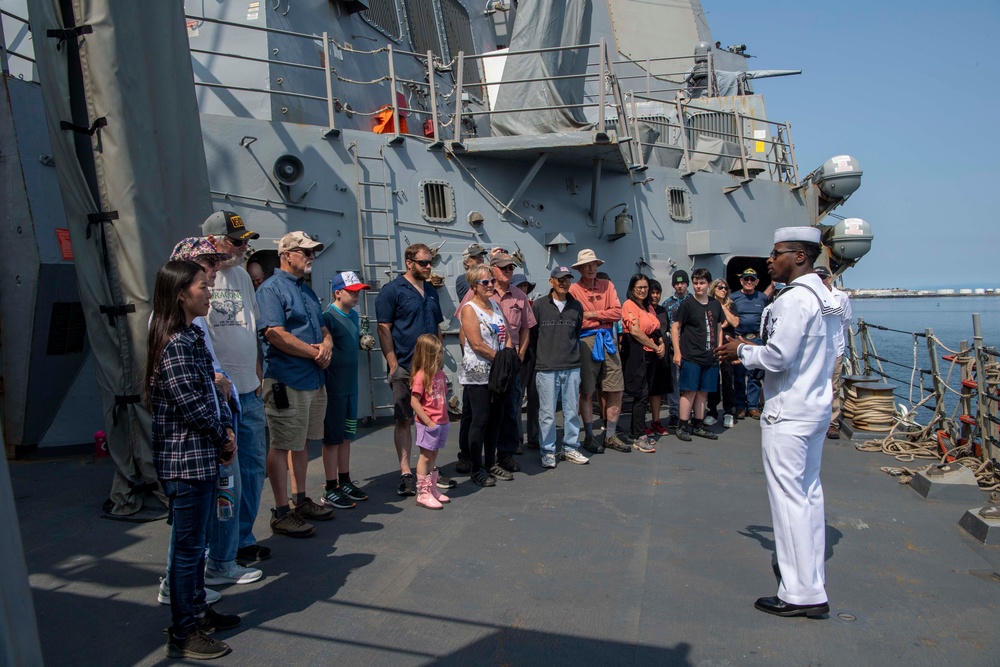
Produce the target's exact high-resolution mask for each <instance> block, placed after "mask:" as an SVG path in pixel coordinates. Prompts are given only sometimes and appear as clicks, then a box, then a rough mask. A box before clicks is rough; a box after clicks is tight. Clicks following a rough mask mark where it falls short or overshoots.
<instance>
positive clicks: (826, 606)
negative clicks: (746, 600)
mask: <svg viewBox="0 0 1000 667" xmlns="http://www.w3.org/2000/svg"><path fill="white" fill-rule="evenodd" d="M753 606H754V609H759V610H760V611H762V612H765V613H767V614H774V615H775V616H808V617H809V618H817V617H819V616H826V615H827V614H829V613H830V603H828V602H822V603H820V604H789V603H788V602H785V601H784V600H782V599H781V598H779V597H777V596H776V595H772V596H770V597H766V598H757V601H756V602H754V603H753Z"/></svg>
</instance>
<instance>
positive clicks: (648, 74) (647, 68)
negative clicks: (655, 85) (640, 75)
mask: <svg viewBox="0 0 1000 667" xmlns="http://www.w3.org/2000/svg"><path fill="white" fill-rule="evenodd" d="M650 76H651V75H650V73H649V58H648V57H647V58H646V97H649V77H650Z"/></svg>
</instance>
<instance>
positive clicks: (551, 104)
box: [2, 0, 871, 449]
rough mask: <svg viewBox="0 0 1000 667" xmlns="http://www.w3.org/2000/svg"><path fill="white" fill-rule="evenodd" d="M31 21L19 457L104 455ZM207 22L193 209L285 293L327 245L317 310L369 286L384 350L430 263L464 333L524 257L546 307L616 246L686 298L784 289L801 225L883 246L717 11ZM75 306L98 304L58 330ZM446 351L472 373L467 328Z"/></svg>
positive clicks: (325, 9) (426, 4) (627, 265)
mask: <svg viewBox="0 0 1000 667" xmlns="http://www.w3.org/2000/svg"><path fill="white" fill-rule="evenodd" d="M39 2H41V0H39ZM56 4H59V3H56ZM7 6H9V7H8V9H5V13H4V15H3V27H4V34H5V35H6V40H5V44H6V45H7V47H8V48H9V51H10V53H8V54H5V57H4V58H2V60H3V61H4V62H5V63H9V71H10V75H9V76H5V77H4V80H5V85H6V86H7V91H8V95H7V99H8V102H7V103H6V104H7V105H6V107H5V109H4V113H5V114H8V115H9V116H11V117H13V118H15V119H17V118H21V119H22V120H21V122H13V121H12V122H11V124H10V132H8V139H9V140H10V141H14V142H16V143H19V144H20V147H19V150H17V151H14V152H15V153H16V154H17V155H18V156H19V160H20V163H21V164H22V165H24V168H21V169H20V171H19V172H18V174H15V175H16V176H17V177H18V179H21V180H19V181H18V183H19V184H18V185H16V186H15V187H16V188H21V189H23V191H24V192H23V193H22V194H24V196H23V197H22V200H23V201H25V202H26V205H25V207H24V210H23V211H22V213H16V214H15V213H11V214H8V215H7V216H6V217H5V219H4V220H3V226H4V232H5V233H7V234H8V235H9V234H11V230H12V229H14V228H15V227H17V226H18V224H19V223H18V220H17V219H15V218H16V217H17V216H18V215H26V216H27V218H28V219H29V220H30V221H31V229H32V232H31V234H30V235H28V236H27V237H26V238H25V239H22V241H21V242H22V243H24V245H25V247H26V249H27V250H26V253H27V254H25V256H24V257H23V258H22V259H23V262H24V263H25V264H26V265H28V266H35V271H34V272H33V274H31V275H28V274H26V272H25V271H23V270H21V269H20V268H18V269H17V270H15V269H14V268H12V267H11V266H10V265H8V266H7V267H6V268H4V269H3V270H4V271H5V272H6V273H5V274H4V275H3V276H2V278H3V281H4V282H3V286H2V289H3V297H4V298H3V300H2V303H3V304H4V312H3V317H4V324H5V326H4V331H5V333H6V332H7V331H8V330H9V325H8V322H9V321H11V320H12V317H13V314H12V313H13V312H14V311H10V310H8V306H9V304H10V303H11V300H10V298H9V296H8V295H9V294H11V293H12V291H13V290H12V289H11V287H10V282H9V281H12V280H14V279H15V274H16V275H17V276H18V277H19V278H20V279H21V280H24V279H25V278H26V276H27V277H28V278H29V279H31V280H34V281H35V283H36V285H37V288H36V289H34V290H33V291H31V290H28V291H30V292H31V294H32V295H33V296H32V297H31V304H30V307H28V310H29V311H30V312H34V313H36V316H35V318H34V319H33V321H32V322H31V326H32V331H33V334H32V335H30V336H28V337H26V338H23V337H17V338H6V337H5V338H4V345H3V349H2V352H3V356H4V381H5V382H4V385H5V393H4V409H5V422H4V423H5V429H6V436H7V444H8V449H11V448H12V447H18V446H33V445H40V446H46V445H58V444H70V443H79V442H82V441H86V440H87V439H89V437H90V433H92V432H93V427H94V426H95V422H97V425H98V426H99V422H100V421H101V420H100V419H99V418H98V417H99V411H100V408H99V407H98V408H97V409H96V410H95V397H94V392H93V391H92V387H93V382H92V380H90V379H89V378H90V376H89V375H88V373H90V372H92V371H88V368H89V364H90V362H89V361H88V359H89V351H88V347H87V344H86V341H85V340H84V339H83V338H82V330H81V329H80V326H81V322H82V319H83V318H81V317H79V313H78V311H79V310H80V309H86V308H88V307H93V306H94V304H87V303H86V302H85V301H84V302H83V303H82V304H81V302H80V301H78V299H75V298H73V296H74V290H75V288H76V284H75V281H74V275H73V270H72V266H73V260H72V259H71V257H72V254H71V253H70V254H69V255H67V254H66V250H67V249H69V248H70V246H69V245H68V243H64V245H63V246H59V245H58V242H59V239H63V240H64V241H65V240H66V239H65V238H64V237H66V236H68V235H67V234H63V233H62V232H58V231H57V230H59V229H65V228H66V227H67V225H66V224H65V222H63V221H62V220H61V218H60V210H59V209H60V208H61V207H60V203H59V199H58V189H57V188H56V187H54V185H55V178H54V175H53V171H54V170H53V169H52V168H51V165H46V164H45V161H44V160H42V161H41V162H40V163H39V164H35V162H34V160H35V157H34V156H35V155H43V156H44V155H46V154H48V155H51V152H50V151H48V150H46V148H45V146H44V144H45V136H44V133H39V132H38V131H37V128H36V131H35V132H29V131H28V130H27V129H26V128H27V127H29V125H30V119H31V118H33V117H34V118H37V117H38V115H39V114H41V113H42V109H41V107H40V105H41V96H40V95H39V94H38V92H37V84H35V83H33V82H32V81H33V80H34V79H36V78H37V72H36V70H35V68H34V67H33V65H32V61H31V60H30V58H31V56H32V48H31V47H32V43H31V39H30V37H31V36H30V35H29V34H28V33H27V28H26V27H25V26H26V24H25V23H24V22H23V21H20V19H24V18H25V17H26V16H27V11H26V9H24V8H23V7H18V3H17V2H14V3H7V4H6V5H5V7H7ZM22 9H24V11H22ZM184 12H185V17H184V20H185V21H186V25H185V29H186V32H187V38H188V44H189V48H190V52H189V53H181V54H174V56H176V57H178V58H183V59H185V60H186V61H187V62H189V63H190V67H191V69H192V72H193V77H194V90H195V94H196V97H197V103H198V107H199V110H200V115H199V114H192V115H190V116H186V115H184V114H186V113H187V112H186V111H185V110H183V109H178V110H177V114H178V117H179V118H180V120H181V125H182V126H183V124H184V123H189V124H190V126H191V127H195V126H197V127H200V134H201V137H202V143H203V147H204V156H205V165H206V167H207V177H208V184H207V189H208V190H209V191H210V201H208V200H206V201H205V202H204V203H203V204H202V203H201V202H199V203H198V206H195V207H194V208H196V209H199V207H200V209H204V210H210V209H211V208H215V209H221V208H226V209H231V210H235V211H237V212H239V213H240V214H241V215H242V216H243V217H244V219H245V220H246V223H247V225H248V226H249V227H250V228H252V229H254V230H255V231H257V232H259V233H260V235H261V238H260V239H259V240H257V241H254V242H253V248H252V249H251V251H250V253H249V254H250V256H251V258H252V259H254V260H255V261H258V262H260V263H261V264H262V265H263V266H264V268H265V269H270V268H273V267H274V266H275V265H276V264H277V255H276V243H277V240H278V239H279V238H280V237H281V236H282V235H283V234H284V233H286V232H287V231H291V230H300V229H301V230H304V231H306V232H307V233H309V234H311V235H312V236H314V237H315V238H316V239H318V240H319V241H321V242H322V243H323V244H324V245H325V246H326V249H325V250H324V251H323V252H322V253H321V254H320V255H319V257H318V258H317V260H316V262H315V264H314V268H313V274H312V283H313V287H314V288H315V290H316V292H317V293H318V294H320V296H321V298H322V297H326V299H325V300H326V301H328V300H329V295H328V292H329V285H330V281H331V279H332V277H333V275H334V274H335V273H336V272H338V271H342V270H354V271H357V272H358V273H360V274H361V275H363V276H364V278H365V280H366V282H369V283H370V284H372V285H373V287H374V289H373V290H371V292H369V293H368V294H367V298H366V299H365V300H363V301H362V303H361V304H359V307H358V308H359V311H360V314H361V316H362V318H363V322H365V323H366V324H367V326H368V327H369V329H370V330H371V331H373V332H374V329H375V324H376V322H375V318H374V307H373V303H374V299H375V297H376V295H377V293H378V287H379V286H380V285H383V284H385V282H386V281H388V280H390V279H391V278H392V277H394V276H395V275H397V274H398V272H399V271H401V270H402V268H403V262H402V254H403V250H404V249H405V247H406V246H408V245H410V244H412V243H417V242H422V243H426V244H427V245H428V246H430V247H431V248H432V249H434V251H435V266H434V278H433V282H434V284H435V286H436V287H437V289H438V290H439V294H440V296H441V300H442V305H443V308H444V310H445V311H446V315H450V314H451V312H452V311H453V310H454V308H455V307H456V306H457V305H458V302H457V299H456V295H455V293H454V289H453V285H454V279H455V276H456V274H457V273H458V272H460V271H462V270H463V269H462V264H461V258H460V253H461V251H462V249H463V248H465V247H466V246H468V245H469V244H470V243H472V242H478V243H481V244H483V245H485V246H499V247H503V248H506V249H508V250H509V251H510V252H511V253H512V254H513V255H514V256H515V258H516V259H517V260H518V261H519V262H520V263H521V264H522V270H523V271H524V272H525V273H526V274H527V275H528V276H529V278H531V279H532V280H533V281H534V282H536V283H539V284H540V285H543V286H544V284H545V277H546V276H547V273H548V271H549V270H550V268H551V267H552V266H554V265H556V264H572V263H573V261H574V260H575V258H576V254H577V252H578V251H579V250H581V249H583V248H593V249H594V250H595V251H596V253H597V255H598V257H600V258H601V259H603V260H605V261H606V265H605V268H606V269H607V271H608V273H609V274H610V276H611V278H612V279H613V280H614V281H615V283H616V284H617V286H618V289H619V291H620V292H622V291H623V290H624V287H625V284H626V282H627V280H628V278H629V276H630V275H631V274H633V273H636V272H643V273H646V274H649V275H652V276H654V277H657V278H659V279H661V280H668V279H669V275H670V273H671V272H672V271H673V270H674V269H676V268H683V269H690V268H692V267H696V266H698V267H705V268H708V269H709V270H710V271H711V272H712V273H713V275H716V276H724V277H727V278H728V279H729V280H730V281H731V282H734V283H735V282H736V280H735V276H736V275H737V274H738V273H739V272H740V271H742V270H743V269H744V268H746V267H748V266H753V267H756V268H757V269H758V272H759V273H761V274H762V275H766V272H765V271H764V270H763V269H764V266H765V262H766V256H767V254H768V253H769V252H770V249H771V238H772V232H773V230H774V229H775V228H777V227H783V226H788V225H822V226H824V229H825V231H826V233H827V236H826V239H827V240H828V245H829V247H830V252H829V256H828V257H827V260H828V261H829V262H830V263H831V264H833V265H834V266H835V268H838V269H839V270H843V269H844V268H846V266H848V265H850V264H851V263H852V262H853V261H856V260H857V258H858V257H860V255H861V254H863V252H864V249H865V248H866V247H867V246H866V245H865V244H866V243H870V240H871V235H870V231H869V230H868V227H867V223H864V222H863V221H854V222H851V221H846V222H848V223H849V224H847V225H845V224H844V223H845V221H838V228H836V229H835V228H833V227H830V228H829V229H827V228H826V225H824V218H825V216H826V215H827V214H828V213H829V212H830V211H832V210H833V209H835V208H836V207H837V206H839V205H840V204H842V203H843V202H844V201H845V200H846V199H847V197H849V196H850V194H851V193H852V192H853V191H854V190H855V189H856V188H857V187H858V184H859V180H860V176H861V170H860V165H859V164H858V161H857V160H856V159H854V158H853V157H851V156H844V155H841V156H836V157H834V158H832V159H831V160H830V161H828V162H827V164H825V165H824V166H823V167H821V168H820V169H817V170H815V171H813V172H809V173H806V172H804V171H802V170H800V167H799V165H798V164H797V163H796V160H795V149H794V143H793V141H792V128H791V125H790V124H789V123H787V122H785V121H777V120H773V119H771V118H769V117H768V115H767V110H766V107H765V104H764V98H763V97H762V96H761V95H759V94H757V93H755V92H754V91H753V82H754V81H755V80H757V79H759V78H762V77H766V76H778V75H783V74H790V73H793V72H787V71H750V70H748V68H747V60H746V57H745V56H744V55H743V54H742V53H740V52H739V49H734V50H726V49H719V48H717V47H714V46H712V45H713V44H714V40H713V38H712V35H711V32H710V30H709V28H708V26H707V24H706V23H705V20H704V12H703V11H702V8H701V6H700V3H699V2H697V0H693V1H692V2H689V3H675V2H665V1H659V2H637V1H635V0H593V1H591V0H567V1H565V2H558V3H532V2H520V3H512V2H511V1H510V0H491V1H490V2H486V3H483V2H474V1H471V0H469V1H464V0H308V1H295V2H293V1H291V0H278V1H277V2H247V3H233V2H223V3H217V2H203V1H201V0H198V1H194V0H189V1H188V2H186V3H185V6H184ZM18 17H20V18H18ZM33 27H34V26H33ZM37 30H38V28H36V36H35V39H36V40H38V39H39V37H37ZM70 38H75V39H81V40H86V39H88V36H87V35H85V34H84V35H75V36H71V37H70ZM90 38H91V39H92V37H90ZM154 38H155V36H152V35H150V36H149V39H154ZM161 103H162V104H163V105H165V107H167V108H170V105H171V100H170V99H167V98H164V99H162V100H161ZM98 135H99V132H98ZM150 159H156V157H155V156H150ZM182 168H184V165H168V166H167V169H182ZM35 172H39V173H40V174H41V177H42V178H43V179H45V178H47V179H48V185H47V186H46V187H38V186H37V185H36V184H38V183H40V182H41V181H39V180H38V178H36V173H35ZM11 173H12V172H11ZM5 174H7V175H5V176H4V178H10V179H11V180H10V182H13V180H14V179H13V176H11V175H10V174H8V173H7V172H5ZM40 212H41V214H40ZM199 223H200V220H190V222H189V225H188V226H187V228H186V229H184V230H183V235H193V234H197V233H199V226H198V225H199ZM22 226H23V223H22ZM175 226H176V223H175ZM845 239H846V241H845ZM72 242H73V244H74V245H75V244H77V243H78V242H82V241H80V240H79V239H77V238H73V239H72ZM855 242H856V243H855ZM838 243H839V245H837V244H838ZM859 248H860V250H859ZM60 249H62V250H60ZM169 250H170V248H169V247H163V248H162V249H160V251H161V254H162V256H163V257H164V258H165V257H166V256H167V254H168V253H169ZM77 273H79V270H78V271H77ZM57 274H58V276H59V278H58V279H57V280H55V281H54V282H53V281H52V280H50V279H49V278H50V277H51V276H55V275H57ZM53 284H56V285H58V287H59V289H58V290H57V291H59V292H60V294H54V293H52V292H53V290H52V287H51V286H52V285H53ZM61 292H66V294H62V293H61ZM21 293H23V291H22V292H18V294H21ZM55 302H59V303H69V304H77V306H75V307H74V306H65V307H64V308H65V309H67V312H66V313H65V316H64V317H63V319H62V320H58V318H57V317H56V315H57V313H56V311H55V310H54V309H53V307H52V306H53V303H55ZM26 307H27V306H26ZM19 308H20V306H19ZM74 308H75V309H74ZM19 312H25V311H24V310H21V311H19ZM60 312H61V311H60ZM74 313H77V317H76V318H75V319H74ZM57 320H58V321H60V322H64V323H66V326H65V327H64V329H59V331H58V332H57V333H60V332H61V333H60V335H62V338H59V336H55V338H56V339H57V340H63V339H67V340H68V339H69V338H71V337H72V335H76V336H77V337H78V338H79V340H77V339H73V341H74V342H73V347H72V349H71V352H70V356H69V357H65V356H64V357H61V358H60V359H56V360H53V358H52V355H51V350H46V349H44V348H46V341H47V340H52V339H53V336H54V334H53V331H54V329H55V328H56V327H57ZM74 323H75V324H74ZM444 329H445V333H446V342H447V343H448V345H449V348H450V349H451V351H452V352H453V353H454V352H455V351H456V350H457V337H456V336H454V335H453V334H456V333H457V322H456V320H454V319H447V320H446V322H445V323H444ZM450 356H451V357H452V358H454V357H455V354H452V355H450ZM57 362H58V364H62V365H63V366H66V368H67V369H68V370H66V369H63V370H59V369H61V368H62V366H59V365H58V364H57ZM449 365H450V366H451V368H452V369H454V364H453V362H449ZM39 368H52V369H54V370H53V371H52V373H53V377H55V378H57V379H56V380H53V382H54V385H58V387H55V389H57V391H58V395H59V396H60V400H58V401H52V402H50V403H49V404H43V403H36V402H35V401H34V400H33V398H32V396H31V394H30V392H29V391H28V390H24V391H22V390H21V389H19V387H20V383H19V382H17V378H18V377H22V378H28V377H32V376H33V375H34V373H35V371H36V370H37V369H39ZM361 373H362V387H364V388H366V391H367V392H368V393H367V395H363V396H362V400H361V412H362V415H368V416H371V415H382V414H388V412H387V410H386V409H385V406H387V405H388V404H389V392H388V388H387V387H386V386H385V383H384V382H383V379H384V375H385V369H384V363H383V361H382V359H381V355H380V354H379V352H378V350H377V349H375V350H372V351H370V352H369V353H368V355H367V359H366V358H365V355H363V356H362V368H361ZM54 385H52V386H49V387H47V390H51V389H53V387H54ZM25 386H27V383H25ZM67 397H68V398H67ZM63 399H65V400H63ZM70 399H72V400H70ZM77 406H87V407H86V409H84V410H82V411H81V410H80V409H79V408H78V407H77ZM106 414H107V413H106ZM87 415H89V419H88V418H87ZM11 416H13V417H14V418H13V419H11Z"/></svg>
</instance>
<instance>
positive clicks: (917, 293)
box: [844, 289, 1000, 299]
mask: <svg viewBox="0 0 1000 667" xmlns="http://www.w3.org/2000/svg"><path fill="white" fill-rule="evenodd" d="M844 291H845V292H847V294H848V296H850V297H851V298H852V299H928V298H936V299H941V298H952V297H965V296H1000V290H992V289H991V290H989V291H984V292H959V291H957V290H956V291H952V292H937V291H934V290H857V291H855V290H844Z"/></svg>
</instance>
